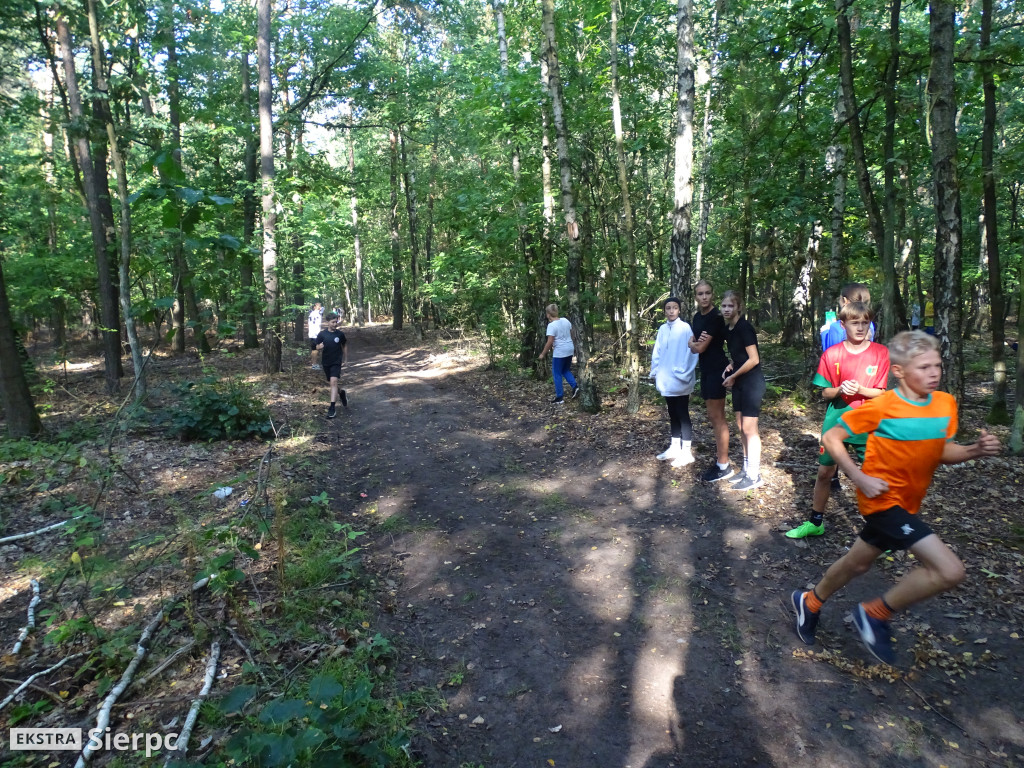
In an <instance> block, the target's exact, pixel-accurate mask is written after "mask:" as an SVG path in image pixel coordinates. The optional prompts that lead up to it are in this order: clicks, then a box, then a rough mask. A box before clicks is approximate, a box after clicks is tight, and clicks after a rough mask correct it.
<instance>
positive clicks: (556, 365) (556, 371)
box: [551, 355, 576, 397]
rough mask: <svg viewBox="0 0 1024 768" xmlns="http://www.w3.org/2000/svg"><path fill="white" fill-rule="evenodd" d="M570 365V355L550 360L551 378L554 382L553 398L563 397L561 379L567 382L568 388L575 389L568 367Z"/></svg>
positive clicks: (574, 381) (574, 382)
mask: <svg viewBox="0 0 1024 768" xmlns="http://www.w3.org/2000/svg"><path fill="white" fill-rule="evenodd" d="M571 365H572V355H569V356H568V357H552V358H551V377H552V378H553V379H554V380H555V397H563V396H564V394H565V391H564V390H563V389H562V378H563V377H564V378H565V380H566V381H568V382H569V386H570V387H572V388H573V389H576V379H574V378H573V375H572V371H570V370H569V367H570V366H571Z"/></svg>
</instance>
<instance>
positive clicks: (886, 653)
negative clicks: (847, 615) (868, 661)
mask: <svg viewBox="0 0 1024 768" xmlns="http://www.w3.org/2000/svg"><path fill="white" fill-rule="evenodd" d="M853 623H854V625H855V626H856V627H857V631H858V632H859V633H860V639H861V641H862V642H863V643H864V647H865V648H867V649H868V650H869V651H871V655H872V656H874V657H875V658H876V659H878V660H879V661H880V662H882V663H883V664H893V663H895V662H896V652H895V651H894V650H893V649H892V632H890V631H889V622H887V621H881V620H879V619H876V618H874V617H872V616H868V614H867V611H865V610H864V604H863V603H861V604H858V605H857V607H856V608H854V610H853Z"/></svg>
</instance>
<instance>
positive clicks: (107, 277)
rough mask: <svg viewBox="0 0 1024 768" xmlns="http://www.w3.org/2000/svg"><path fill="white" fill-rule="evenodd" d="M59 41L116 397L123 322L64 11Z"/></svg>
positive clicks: (109, 381)
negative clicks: (119, 338) (119, 314)
mask: <svg viewBox="0 0 1024 768" xmlns="http://www.w3.org/2000/svg"><path fill="white" fill-rule="evenodd" d="M57 39H58V41H59V42H60V48H61V57H62V60H63V63H64V76H65V87H66V89H67V94H68V109H69V111H70V114H71V124H70V125H68V128H67V130H68V143H69V144H71V145H72V147H73V148H74V152H75V154H76V156H77V159H78V164H79V166H80V170H81V173H82V191H83V193H84V194H85V202H86V208H87V210H88V212H89V228H90V230H91V232H92V250H93V257H94V258H95V259H96V274H97V277H98V280H99V288H98V291H99V298H100V326H101V328H100V333H101V335H102V339H103V370H104V378H105V383H106V389H107V393H108V394H114V393H116V392H117V391H118V389H119V388H120V382H119V380H118V371H119V369H120V367H121V344H120V341H119V340H118V336H119V333H118V331H119V329H120V327H121V321H120V318H119V317H118V312H117V307H116V305H115V304H114V301H115V299H114V294H113V291H112V286H113V283H112V281H111V271H110V258H109V255H108V253H107V238H106V233H105V228H104V225H103V217H102V214H101V213H100V208H99V197H98V193H97V188H96V180H95V176H94V172H93V171H94V169H93V164H92V158H91V156H90V154H89V138H88V136H87V135H86V134H85V132H84V130H83V129H82V126H83V125H84V124H85V116H84V114H83V111H82V99H81V96H80V95H79V91H78V75H77V73H76V72H75V53H74V47H73V45H72V42H71V31H70V30H69V29H68V23H67V19H66V18H65V17H64V9H63V8H60V9H58V11H57ZM76 126H77V127H76Z"/></svg>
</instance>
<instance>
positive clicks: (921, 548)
mask: <svg viewBox="0 0 1024 768" xmlns="http://www.w3.org/2000/svg"><path fill="white" fill-rule="evenodd" d="M889 357H890V360H891V362H892V373H893V375H894V376H895V377H896V380H897V385H896V389H891V390H889V391H887V392H885V393H883V394H881V395H879V396H878V397H876V398H875V399H873V400H869V401H868V402H866V403H864V404H863V405H862V406H861V407H860V408H853V409H850V410H849V411H847V412H846V413H844V414H843V415H842V416H841V417H840V420H839V423H838V424H837V425H836V426H834V427H832V428H831V429H830V430H829V431H828V432H826V433H825V435H824V436H823V437H822V441H823V442H824V444H825V450H827V451H828V452H829V453H830V454H831V455H832V456H833V457H834V458H835V459H836V461H837V462H838V464H839V466H840V467H842V469H843V471H844V472H845V473H846V474H847V475H848V476H849V477H850V479H851V480H852V481H853V482H854V484H855V485H856V486H857V505H858V507H859V508H860V513H861V514H862V515H863V516H864V528H863V530H862V531H861V532H860V536H859V537H858V538H857V540H856V541H855V542H854V543H853V546H852V547H850V550H849V551H848V552H847V553H846V554H845V555H843V557H841V558H840V559H839V560H837V561H836V562H835V563H833V564H832V566H831V567H830V568H829V569H828V571H826V573H825V576H824V578H822V580H821V581H819V582H818V583H817V584H816V585H815V586H814V587H813V588H812V589H810V590H809V591H807V592H804V591H801V590H797V591H796V592H794V593H793V594H792V596H791V600H792V603H793V608H794V609H795V610H796V632H797V635H798V636H799V637H800V639H801V640H802V641H803V642H805V643H807V644H808V645H812V644H813V643H814V632H815V629H816V628H817V625H818V618H819V612H820V611H821V606H822V603H824V602H825V601H826V600H827V599H828V598H829V597H831V596H832V595H833V594H834V593H835V592H836V591H838V590H839V589H841V588H842V587H844V586H845V585H846V584H848V583H849V582H850V581H852V580H853V579H855V578H856V577H858V576H860V575H862V574H864V573H867V571H869V570H870V569H871V565H872V563H874V561H875V560H876V559H877V558H878V556H879V555H881V554H882V553H884V552H886V551H887V550H897V549H906V550H909V551H910V553H911V554H912V555H913V556H914V558H915V559H916V560H917V561H918V562H919V563H920V566H918V567H915V568H914V569H912V570H911V571H910V572H909V573H907V574H906V575H904V576H903V578H901V579H900V580H899V581H898V582H897V583H896V585H895V586H894V587H892V588H891V589H890V590H889V591H888V592H886V593H885V594H884V595H882V596H881V597H876V598H875V599H874V600H870V601H868V602H865V603H860V604H859V605H857V607H856V608H855V609H854V612H853V622H854V625H855V626H856V627H857V631H858V632H859V633H860V637H861V640H862V641H863V642H864V645H865V647H867V649H868V650H869V651H870V652H871V654H872V655H873V656H874V657H875V658H876V659H878V660H879V661H882V662H884V663H886V664H892V663H893V662H894V661H895V660H896V654H895V652H894V651H893V647H892V633H891V631H890V628H889V619H890V618H891V617H892V615H893V614H894V613H896V612H897V611H902V610H903V609H904V608H907V607H908V606H911V605H913V604H915V603H919V602H921V601H922V600H926V599H928V598H929V597H933V596H935V595H937V594H940V593H941V592H946V591H948V590H950V589H952V588H953V587H955V586H956V585H957V584H959V583H960V582H961V581H963V578H964V566H963V563H961V562H960V560H959V559H958V558H957V556H956V555H955V554H953V552H952V550H950V549H949V547H947V546H946V545H945V544H944V543H943V542H942V540H941V539H940V538H939V537H938V536H937V535H936V534H935V533H934V532H933V531H932V529H931V528H929V527H928V525H927V524H926V523H925V522H923V521H922V520H921V519H920V517H919V516H918V514H917V513H918V510H919V509H920V507H921V501H922V500H923V499H924V496H925V493H927V491H928V486H929V485H930V484H931V481H932V476H933V475H934V473H935V469H936V468H937V467H938V465H939V464H959V463H960V462H963V461H968V460H970V459H977V458H980V457H982V456H995V455H996V454H998V453H999V451H1000V448H1001V446H1000V443H999V440H998V438H996V437H995V436H994V435H990V434H988V432H986V431H985V430H984V429H982V430H981V436H980V437H979V438H978V440H977V441H976V442H974V443H973V444H972V445H958V444H957V443H954V442H953V438H954V437H955V435H956V431H957V407H956V400H954V399H953V396H952V395H949V394H947V393H945V392H938V391H936V390H937V389H938V386H939V381H940V379H941V378H942V359H941V357H939V345H938V342H937V340H936V339H935V338H934V337H932V336H929V335H928V334H926V333H923V332H922V331H904V332H903V333H899V334H897V335H896V336H895V337H894V338H893V340H892V342H891V343H890V345H889ZM851 435H866V436H867V441H868V442H867V450H866V451H865V458H864V464H863V465H862V466H861V467H859V468H858V467H857V465H856V464H855V463H854V461H853V459H851V458H850V456H849V455H848V454H847V453H846V450H845V449H844V448H843V441H844V440H846V439H848V438H849V437H850V436H851Z"/></svg>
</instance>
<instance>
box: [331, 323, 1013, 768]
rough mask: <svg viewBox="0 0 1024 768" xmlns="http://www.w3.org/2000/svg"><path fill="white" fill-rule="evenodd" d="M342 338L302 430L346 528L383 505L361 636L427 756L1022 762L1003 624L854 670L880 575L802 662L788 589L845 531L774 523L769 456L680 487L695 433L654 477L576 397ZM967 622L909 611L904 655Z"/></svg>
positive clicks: (390, 345)
mask: <svg viewBox="0 0 1024 768" xmlns="http://www.w3.org/2000/svg"><path fill="white" fill-rule="evenodd" d="M346 333H347V334H348V336H349V340H350V349H351V365H350V366H348V367H346V369H345V371H344V372H343V386H345V387H346V388H347V389H348V390H349V398H350V405H351V407H350V408H349V409H348V411H346V412H344V413H343V414H342V415H341V418H338V419H336V420H335V421H333V422H327V421H325V422H324V427H323V428H322V431H321V433H320V435H319V438H320V439H321V440H322V441H323V442H324V443H326V444H327V445H329V446H330V447H331V448H332V449H333V450H332V451H331V456H330V461H331V464H332V465H333V467H334V468H336V469H337V471H338V472H339V473H340V478H339V484H338V485H337V487H336V489H335V492H334V494H333V496H334V498H333V502H334V506H335V508H336V509H337V510H338V513H339V515H340V516H341V518H342V519H347V520H351V521H353V524H354V525H355V526H356V527H357V528H359V527H360V526H363V527H365V526H367V525H369V522H368V521H369V520H371V519H372V520H375V521H377V522H378V523H380V522H381V521H386V522H384V523H383V524H381V525H380V527H377V528H375V529H373V531H374V532H373V536H372V538H373V539H374V541H373V543H372V544H370V545H369V547H368V551H369V555H370V564H371V566H372V567H373V568H374V569H375V570H376V571H378V572H379V573H380V574H381V576H382V579H383V580H384V583H385V585H386V586H388V587H390V589H391V590H392V592H393V594H392V595H391V596H390V597H389V598H388V599H387V600H385V601H384V604H383V605H382V612H381V615H380V617H379V620H378V621H379V623H378V624H377V626H374V627H373V629H374V630H377V631H380V632H382V633H383V634H385V635H386V636H388V637H391V638H392V639H393V640H394V642H395V643H396V644H397V645H398V647H399V649H400V652H399V655H398V659H397V664H398V670H397V673H398V678H399V681H400V683H401V685H402V686H403V687H404V688H407V689H409V690H415V689H417V688H435V687H436V688H439V689H440V692H441V695H442V696H443V697H444V699H445V700H446V701H447V709H446V710H443V709H442V708H438V709H437V710H436V711H433V712H432V713H430V714H429V716H427V717H425V718H422V719H421V720H420V721H419V722H418V723H417V725H418V728H419V731H418V733H417V735H416V737H415V738H414V740H413V747H414V752H415V754H416V756H417V757H418V758H419V759H420V760H422V763H423V765H425V766H430V767H431V768H433V767H437V768H447V767H449V766H450V767H451V768H461V767H462V766H467V767H468V766H473V767H474V768H477V767H478V766H486V767H487V768H512V767H513V766H538V767H540V766H548V765H552V766H555V767H556V768H563V767H568V766H572V767H576V768H579V767H584V766H586V767H589V766H600V767H601V768H654V767H656V766H658V767H666V768H667V766H687V767H690V766H732V765H736V766H740V765H742V766H808V767H810V766H814V767H815V768H820V767H821V766H833V765H834V766H861V765H871V766H938V765H947V766H950V767H952V766H961V765H964V766H966V765H978V764H991V765H1016V764H1021V765H1024V725H1022V709H1024V707H1022V704H1021V698H1020V696H1019V693H1018V691H1019V688H1020V681H1021V677H1022V674H1021V673H1022V662H1021V654H1020V653H1019V652H1018V650H1017V649H1019V647H1020V646H1019V644H1013V641H1010V640H1004V638H1006V637H1008V633H1007V632H1005V631H997V630H996V628H995V627H993V628H992V630H991V633H990V639H989V640H988V645H986V646H978V647H977V648H976V649H975V650H977V651H979V653H978V655H980V651H982V650H984V648H985V647H989V648H992V649H993V650H995V651H996V652H997V654H998V655H997V658H1001V659H1002V660H1001V661H999V662H998V666H987V667H986V666H982V667H980V668H978V669H971V670H969V672H968V674H966V676H965V677H964V678H961V677H960V676H959V675H948V674H943V670H941V669H939V668H936V671H935V673H934V674H930V673H928V672H927V671H926V672H925V673H924V674H923V675H920V676H918V677H916V678H915V679H914V680H912V681H910V682H909V685H908V684H907V683H906V682H902V681H899V682H891V681H887V680H885V679H882V678H879V677H878V675H877V674H876V672H877V670H876V671H875V672H873V671H872V668H870V665H864V664H862V663H861V662H862V661H864V660H866V653H865V652H864V651H863V649H862V648H861V647H860V645H859V641H857V639H856V638H855V636H854V635H853V634H852V633H851V632H850V631H849V629H848V627H847V626H846V625H845V623H844V616H845V615H846V614H848V613H849V610H850V608H851V607H852V605H853V604H854V601H855V600H856V599H860V598H862V597H865V596H869V595H871V594H872V593H873V592H875V591H876V590H877V589H879V588H881V587H882V586H883V585H884V584H887V583H889V582H890V581H891V580H892V578H893V575H892V574H891V573H886V572H885V569H884V568H883V569H882V570H881V571H876V572H873V573H871V574H869V575H868V576H866V577H865V578H864V579H862V580H861V581H860V582H859V583H858V584H857V586H856V587H851V588H850V589H848V590H846V591H845V592H844V593H842V594H841V595H840V596H839V597H837V598H836V599H835V600H833V601H832V603H830V604H829V606H828V610H827V612H826V613H825V614H824V615H823V620H822V627H821V628H820V630H819V637H820V639H821V641H822V643H819V645H818V646H816V647H815V649H814V650H815V652H816V653H822V652H823V651H824V650H825V649H829V650H831V651H833V652H834V653H835V654H836V657H837V661H835V662H834V663H831V664H830V663H820V662H819V663H816V662H814V661H813V660H811V659H808V658H807V657H806V656H802V655H800V654H801V653H802V652H803V650H804V646H802V645H801V644H800V643H799V642H798V641H797V640H796V638H795V637H794V634H793V632H792V630H791V625H790V614H789V612H788V609H787V602H788V596H789V593H790V591H791V590H792V589H794V588H797V587H803V586H805V585H806V584H807V583H808V582H810V581H812V580H814V579H816V578H817V577H818V576H819V575H820V573H821V569H822V564H827V562H830V561H831V560H832V559H834V556H835V554H836V553H837V552H839V551H841V549H842V546H843V545H845V544H848V543H849V540H850V537H849V534H848V532H847V531H845V530H842V531H841V530H839V528H840V527H841V526H838V525H837V526H834V527H833V528H832V530H831V531H830V535H829V536H826V537H822V539H821V540H817V541H815V542H813V543H812V544H811V545H810V547H798V546H794V544H793V543H792V542H789V541H788V540H786V539H785V538H784V537H782V536H781V534H780V533H779V532H778V528H779V521H778V520H776V519H773V518H772V515H771V514H770V513H769V512H768V510H767V509H766V503H769V502H770V501H771V500H772V498H773V497H774V496H777V495H778V494H780V493H785V494H791V493H792V479H791V478H790V476H789V475H787V474H785V473H784V472H782V471H781V470H778V469H774V470H769V484H768V486H766V487H765V488H763V489H761V491H760V492H756V493H755V494H751V495H750V496H749V497H747V496H741V495H737V494H734V493H732V494H731V493H729V492H728V491H726V490H725V489H723V488H720V487H718V486H706V485H701V484H700V483H698V482H696V481H695V478H696V475H697V474H698V472H699V471H700V470H702V469H703V468H704V465H705V462H706V461H707V457H708V456H709V455H710V454H709V451H708V450H707V446H700V445H699V446H698V449H700V448H703V450H700V457H699V458H698V464H697V465H696V467H690V468H686V469H684V470H672V469H670V468H669V467H668V466H667V465H665V464H661V463H659V462H656V461H655V460H654V459H653V454H654V453H655V452H656V451H657V450H660V449H661V447H662V446H661V445H660V444H650V445H646V444H644V442H645V441H646V438H643V437H635V438H634V436H632V435H627V436H623V435H621V434H616V435H614V436H611V437H614V438H615V442H616V444H617V445H618V444H620V443H621V440H622V439H625V440H627V441H628V443H629V444H630V445H634V443H635V445H634V448H635V450H633V451H624V450H621V449H620V448H616V449H612V448H610V447H608V445H607V443H608V441H609V440H610V439H611V437H609V436H608V435H607V432H602V430H607V429H608V427H607V420H605V421H602V418H603V417H601V416H599V417H592V416H589V415H587V414H585V413H583V412H581V411H580V410H579V409H578V408H577V407H576V405H575V404H572V403H570V404H567V405H566V406H565V407H564V408H563V409H560V410H557V411H556V410H554V409H553V408H552V407H550V406H547V405H546V404H543V401H542V400H541V399H540V398H537V397H536V392H537V390H536V389H534V390H533V394H534V397H533V399H527V395H525V394H524V393H522V392H520V391H516V390H510V389H507V388H504V387H502V386H501V384H500V378H499V377H498V376H497V375H492V374H487V373H484V372H481V371H479V370H469V369H466V368H460V367H459V366H458V365H455V364H454V363H452V362H451V360H450V358H448V357H447V356H444V355H436V356H435V355H432V354H431V353H430V352H428V351H427V350H424V349H401V348H398V347H397V346H396V343H395V342H393V341H391V340H390V339H391V338H392V337H391V336H389V334H388V333H386V332H385V331H383V330H381V329H365V330H349V329H346ZM545 392H546V390H545ZM544 399H546V397H545V398H544ZM317 407H319V405H318V406H317ZM695 427H696V429H697V430H698V433H699V435H698V439H700V438H701V435H703V437H705V438H706V436H707V435H708V431H707V429H706V427H705V425H704V424H703V423H701V422H698V423H697V424H696V425H695ZM567 434H571V435H574V436H576V437H575V438H573V439H568V438H567V437H566V435H567ZM581 434H584V435H586V436H587V439H579V435H581ZM735 453H737V451H734V454H735ZM776 455H777V452H776ZM768 458H774V457H773V456H769V457H768ZM812 471H813V470H812ZM801 492H803V491H801ZM362 494H366V496H365V497H364V496H363V495H362ZM854 525H855V521H851V523H850V527H851V529H852V528H853V526H854ZM826 539H828V540H829V541H825V540H826ZM898 566H899V563H896V564H894V565H892V567H898ZM950 615H952V616H953V618H949V616H950ZM968 615H970V612H969V611H966V612H965V610H964V606H963V605H961V603H960V602H958V601H956V600H955V598H954V599H952V600H939V601H934V602H932V603H930V604H926V605H925V606H923V607H921V608H920V609H919V610H918V611H912V612H911V615H910V616H908V617H907V618H908V620H907V621H905V622H903V629H904V630H908V631H907V632H906V633H905V634H899V635H898V638H899V647H900V653H901V657H902V659H903V661H904V662H905V665H907V666H909V664H910V661H911V656H910V650H909V649H910V647H911V646H912V645H913V644H914V635H913V631H912V628H914V627H916V626H917V623H919V622H931V623H932V624H935V625H941V631H942V632H944V633H945V632H949V633H955V634H956V635H957V636H959V637H962V639H963V640H966V641H967V642H968V643H970V642H971V641H972V640H974V639H975V638H976V637H978V636H980V635H981V634H983V633H987V630H988V625H984V624H979V623H978V622H973V623H972V621H971V620H969V621H968V622H966V623H965V622H963V621H958V620H957V618H956V617H957V616H960V617H961V618H962V617H964V616H968ZM1011 618H1012V617H1011ZM1011 628H1012V627H1011ZM1016 628H1017V629H1020V627H1019V625H1018V626H1017V627H1016ZM973 629H977V633H975V632H973V631H972V630H973ZM1006 629H1007V627H1006V626H1002V627H1000V630H1006ZM936 631H939V629H938V627H936ZM996 635H998V637H997V636H996ZM1007 644H1009V645H1007ZM1004 646H1005V647H1004ZM961 650H970V648H969V647H968V648H966V649H961ZM794 651H798V654H797V655H794ZM866 667H867V669H866ZM926 703H927V704H928V705H930V706H931V707H932V708H931V709H926V708H925V705H926ZM959 726H962V728H963V729H966V732H965V731H964V730H961V728H960V727H959ZM954 745H955V746H954Z"/></svg>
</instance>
